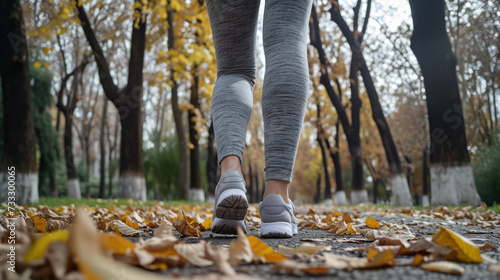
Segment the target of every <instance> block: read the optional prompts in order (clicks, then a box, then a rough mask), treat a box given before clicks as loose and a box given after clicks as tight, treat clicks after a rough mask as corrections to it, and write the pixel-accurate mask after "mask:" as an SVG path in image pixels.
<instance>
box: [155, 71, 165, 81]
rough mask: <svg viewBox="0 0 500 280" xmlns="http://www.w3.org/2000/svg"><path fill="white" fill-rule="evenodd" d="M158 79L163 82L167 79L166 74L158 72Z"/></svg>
mask: <svg viewBox="0 0 500 280" xmlns="http://www.w3.org/2000/svg"><path fill="white" fill-rule="evenodd" d="M156 77H157V78H158V79H159V80H163V78H164V77H165V74H163V72H156Z"/></svg>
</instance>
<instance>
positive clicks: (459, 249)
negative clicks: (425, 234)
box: [432, 227, 483, 263]
mask: <svg viewBox="0 0 500 280" xmlns="http://www.w3.org/2000/svg"><path fill="white" fill-rule="evenodd" d="M432 241H434V242H436V243H437V244H439V245H442V246H448V247H450V248H452V249H453V252H452V253H450V254H449V255H448V257H447V259H448V260H450V261H461V262H477V263H482V262H483V259H482V258H481V250H479V248H478V247H477V246H476V244H474V243H472V241H470V240H469V239H467V238H465V237H464V236H461V235H460V234H458V233H456V232H453V231H451V230H449V229H447V228H445V227H441V229H440V230H439V231H438V232H436V233H435V234H434V236H433V237H432Z"/></svg>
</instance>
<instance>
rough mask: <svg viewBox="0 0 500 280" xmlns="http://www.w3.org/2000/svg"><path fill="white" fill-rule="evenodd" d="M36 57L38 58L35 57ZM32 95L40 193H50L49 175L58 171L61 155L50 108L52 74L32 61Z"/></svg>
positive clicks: (30, 69)
mask: <svg viewBox="0 0 500 280" xmlns="http://www.w3.org/2000/svg"><path fill="white" fill-rule="evenodd" d="M35 59H36V58H35ZM29 71H30V77H31V94H32V95H31V96H32V100H33V126H34V128H35V136H36V143H37V147H38V153H39V155H40V157H39V171H38V178H39V180H38V182H39V183H38V185H39V192H40V195H42V196H43V195H49V194H50V190H49V189H48V184H49V175H50V174H54V176H55V172H56V169H55V168H56V162H57V160H58V158H59V157H60V148H59V144H58V141H57V132H56V130H55V128H54V126H53V125H52V115H51V114H50V109H51V107H52V103H53V99H52V94H51V92H50V90H51V86H52V74H51V73H50V72H49V70H48V69H46V68H44V67H40V68H35V67H33V66H32V64H31V63H30V68H29Z"/></svg>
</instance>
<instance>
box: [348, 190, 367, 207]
mask: <svg viewBox="0 0 500 280" xmlns="http://www.w3.org/2000/svg"><path fill="white" fill-rule="evenodd" d="M351 203H352V204H360V203H368V192H367V191H366V190H360V191H357V190H352V191H351Z"/></svg>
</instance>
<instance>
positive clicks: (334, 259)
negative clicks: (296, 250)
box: [323, 250, 396, 270]
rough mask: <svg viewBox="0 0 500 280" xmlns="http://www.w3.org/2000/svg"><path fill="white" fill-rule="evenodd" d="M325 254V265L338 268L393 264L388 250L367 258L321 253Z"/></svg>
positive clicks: (392, 257) (392, 258)
mask: <svg viewBox="0 0 500 280" xmlns="http://www.w3.org/2000/svg"><path fill="white" fill-rule="evenodd" d="M323 255H324V256H325V265H326V266H328V267H332V268H339V269H349V270H351V269H365V268H377V267H384V266H395V265H396V263H395V262H394V255H393V254H392V252H391V251H390V250H385V251H382V252H378V253H376V254H374V255H372V256H371V258H370V260H368V258H353V257H346V256H341V255H335V254H329V253H323Z"/></svg>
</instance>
